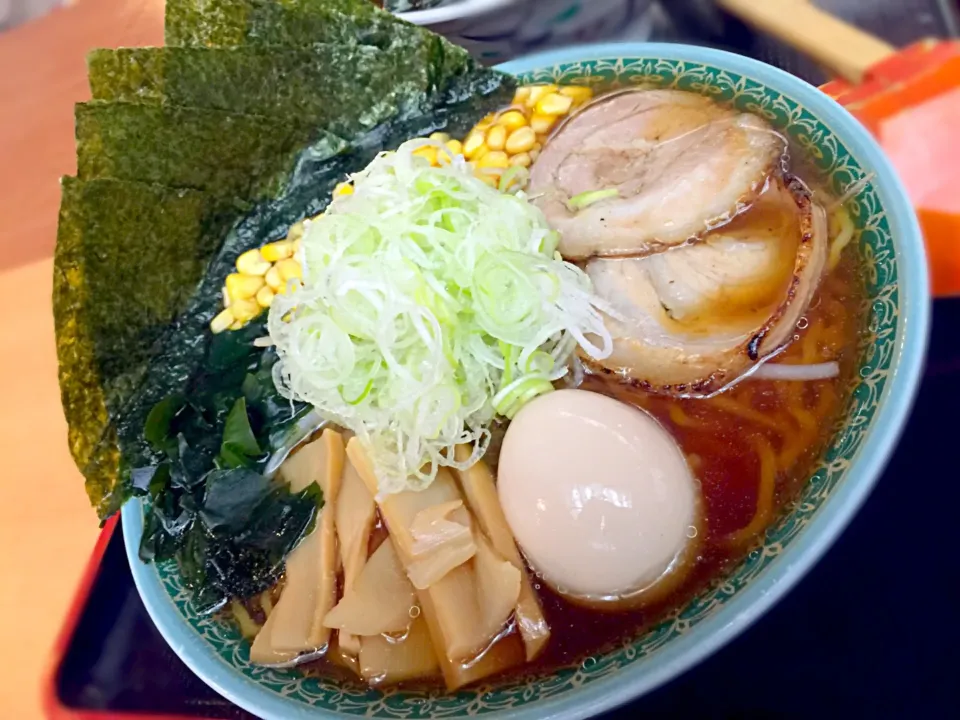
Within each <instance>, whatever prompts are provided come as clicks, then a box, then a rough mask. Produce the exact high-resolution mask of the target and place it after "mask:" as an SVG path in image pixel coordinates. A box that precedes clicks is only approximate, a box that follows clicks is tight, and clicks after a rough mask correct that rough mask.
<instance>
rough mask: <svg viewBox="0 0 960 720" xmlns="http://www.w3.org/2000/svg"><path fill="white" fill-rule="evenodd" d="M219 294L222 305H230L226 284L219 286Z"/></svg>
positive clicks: (226, 306)
mask: <svg viewBox="0 0 960 720" xmlns="http://www.w3.org/2000/svg"><path fill="white" fill-rule="evenodd" d="M220 296H221V297H222V298H223V306H224V307H225V308H228V307H230V293H228V292H227V286H226V285H224V286H223V287H222V288H220Z"/></svg>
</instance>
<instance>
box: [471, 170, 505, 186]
mask: <svg viewBox="0 0 960 720" xmlns="http://www.w3.org/2000/svg"><path fill="white" fill-rule="evenodd" d="M497 170H498V172H495V173H493V172H481V173H477V177H478V178H480V179H481V180H482V181H483V182H485V183H486V184H487V185H489V186H490V187H497V185H499V184H500V173H499V168H497Z"/></svg>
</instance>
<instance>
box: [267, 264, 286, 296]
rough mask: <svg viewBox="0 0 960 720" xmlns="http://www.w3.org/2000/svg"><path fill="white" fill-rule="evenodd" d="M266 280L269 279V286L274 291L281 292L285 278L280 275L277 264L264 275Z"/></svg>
mask: <svg viewBox="0 0 960 720" xmlns="http://www.w3.org/2000/svg"><path fill="white" fill-rule="evenodd" d="M264 280H266V281H267V287H269V288H270V289H271V290H273V291H274V292H280V288H282V287H283V278H282V277H280V270H279V269H277V266H276V265H274V266H273V267H272V268H270V269H269V270H267V274H266V275H264Z"/></svg>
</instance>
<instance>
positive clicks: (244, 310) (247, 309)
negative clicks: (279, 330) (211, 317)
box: [230, 300, 262, 323]
mask: <svg viewBox="0 0 960 720" xmlns="http://www.w3.org/2000/svg"><path fill="white" fill-rule="evenodd" d="M261 309H262V308H261V307H260V306H259V305H257V301H256V300H236V301H234V303H233V305H231V306H230V312H231V313H233V317H234V318H235V319H236V321H237V322H240V323H247V322H250V321H251V320H253V319H254V318H255V317H256V316H257V315H259V314H260V310H261Z"/></svg>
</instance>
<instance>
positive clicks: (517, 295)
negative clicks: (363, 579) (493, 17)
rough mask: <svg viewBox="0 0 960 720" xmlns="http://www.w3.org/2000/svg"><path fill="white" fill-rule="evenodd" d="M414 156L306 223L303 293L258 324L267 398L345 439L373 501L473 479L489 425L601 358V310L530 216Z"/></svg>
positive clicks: (467, 172) (372, 174)
mask: <svg viewBox="0 0 960 720" xmlns="http://www.w3.org/2000/svg"><path fill="white" fill-rule="evenodd" d="M424 144H425V141H422V140H420V141H410V142H407V143H405V144H403V145H402V146H401V147H400V148H399V149H398V150H397V151H396V152H394V153H381V155H380V156H379V157H377V158H376V159H375V160H374V161H373V162H372V163H371V164H370V165H369V166H368V167H367V168H366V169H364V170H363V171H361V172H360V173H357V174H356V175H354V176H353V178H352V179H353V184H354V192H353V194H351V195H343V196H339V197H337V198H336V199H335V200H334V201H333V202H332V203H331V205H330V207H329V208H328V209H327V212H326V213H325V214H324V215H322V216H321V217H318V218H317V219H316V220H314V221H313V222H311V223H309V225H308V226H307V228H306V230H305V232H304V235H303V238H302V240H301V248H300V251H299V254H298V260H300V262H301V264H302V266H303V281H302V284H301V285H299V286H296V287H293V288H292V289H291V291H290V292H288V293H287V294H283V295H277V296H276V297H275V298H274V301H273V304H272V306H271V308H270V314H269V322H268V329H269V332H270V337H271V339H272V341H273V343H274V344H275V346H276V349H277V352H278V354H279V358H280V360H279V362H278V363H277V364H276V366H275V368H274V380H275V382H276V385H277V387H278V389H279V390H280V392H281V393H283V394H284V395H285V396H286V397H289V398H293V399H297V400H302V401H305V402H308V403H310V404H312V405H313V406H314V407H315V408H316V409H317V410H318V411H319V412H320V413H321V414H322V415H324V416H325V417H327V418H328V419H330V420H332V421H334V422H336V423H338V424H341V425H343V426H344V427H347V428H349V429H350V430H352V431H353V432H354V433H356V434H357V436H358V437H359V438H360V440H361V442H362V443H363V444H364V445H365V447H366V449H367V451H368V453H369V454H370V456H371V460H372V461H373V464H374V467H375V469H376V472H377V477H378V481H379V490H380V493H381V494H386V493H392V492H397V491H400V490H407V489H421V488H424V487H426V486H428V485H429V484H430V482H431V481H432V480H433V479H434V478H435V477H436V474H437V470H438V468H439V467H440V466H453V467H466V466H468V465H470V464H472V463H473V462H475V461H476V460H477V459H478V458H479V457H481V456H482V454H483V453H484V451H485V450H486V447H487V444H488V442H489V439H490V432H489V425H490V423H491V421H493V419H494V417H495V416H497V415H501V416H504V417H508V418H509V417H513V415H514V414H516V412H517V411H518V410H519V409H520V408H521V407H522V406H523V405H524V404H525V403H526V402H529V401H530V400H531V399H532V398H534V397H536V396H537V395H540V394H542V393H545V392H549V391H550V390H552V389H553V384H552V383H553V382H554V381H555V380H558V379H560V378H562V377H564V376H566V375H567V373H568V372H569V368H570V364H571V358H572V357H573V355H574V352H575V351H576V349H577V346H578V345H579V347H580V348H582V350H583V351H584V352H585V353H586V354H587V355H589V356H590V357H592V358H594V359H602V358H604V357H606V356H608V355H609V354H610V351H611V345H612V340H611V337H610V334H609V332H608V331H607V330H606V328H605V327H604V324H603V319H602V315H601V313H600V310H605V311H606V310H609V309H608V308H606V307H605V304H604V303H603V302H602V301H601V300H600V299H599V298H597V297H596V296H595V295H594V294H593V290H592V287H591V284H590V281H589V279H588V277H587V276H586V274H585V273H584V272H583V271H582V270H580V269H579V268H578V267H576V266H575V265H572V264H570V263H567V262H564V261H563V260H562V259H560V256H559V255H558V254H557V253H556V248H557V241H558V237H557V234H556V233H555V232H554V231H553V230H551V229H550V227H549V226H548V225H547V222H546V220H545V219H544V216H543V214H542V213H541V212H540V211H539V210H538V209H537V208H536V207H534V206H533V205H531V204H530V203H528V202H527V201H526V199H525V198H524V196H523V194H522V193H517V194H506V193H502V192H498V191H497V190H495V189H494V188H492V187H489V186H488V185H487V184H486V183H484V182H482V181H481V180H479V179H477V178H476V177H474V175H473V172H472V170H471V168H470V166H468V165H467V164H466V162H465V161H464V160H463V158H462V156H456V157H454V158H452V159H451V161H450V162H449V163H445V164H444V165H442V166H441V167H431V166H430V164H429V163H428V161H427V160H426V159H425V158H422V157H419V156H416V155H414V154H413V151H414V150H416V149H417V148H418V147H421V146H423V145H424ZM460 443H469V444H472V445H473V447H474V452H473V456H472V457H471V459H470V460H469V461H468V462H467V463H462V464H461V463H457V462H456V461H455V460H454V456H453V446H454V445H457V444H460Z"/></svg>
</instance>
